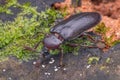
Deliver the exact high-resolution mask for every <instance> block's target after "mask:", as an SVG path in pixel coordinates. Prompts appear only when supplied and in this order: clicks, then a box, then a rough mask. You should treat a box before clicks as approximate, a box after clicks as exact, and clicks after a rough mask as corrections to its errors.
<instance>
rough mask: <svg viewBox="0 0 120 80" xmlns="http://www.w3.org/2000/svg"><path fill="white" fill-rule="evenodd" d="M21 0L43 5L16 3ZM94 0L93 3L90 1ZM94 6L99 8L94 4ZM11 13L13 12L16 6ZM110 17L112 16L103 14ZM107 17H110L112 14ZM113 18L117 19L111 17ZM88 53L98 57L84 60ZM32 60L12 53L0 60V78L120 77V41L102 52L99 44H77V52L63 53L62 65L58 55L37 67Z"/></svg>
mask: <svg viewBox="0 0 120 80" xmlns="http://www.w3.org/2000/svg"><path fill="white" fill-rule="evenodd" d="M25 1H31V2H32V5H33V6H39V7H38V10H39V11H40V10H43V9H45V7H44V5H43V4H42V3H40V2H37V1H39V0H37V1H36V0H19V2H20V3H23V2H25ZM43 1H45V3H46V4H48V5H51V4H52V3H53V2H57V1H62V0H43ZM85 1H87V0H85ZM91 1H95V0H91ZM98 1H100V0H98ZM102 1H105V0H102ZM106 1H107V0H106ZM116 1H117V0H116ZM109 3H110V2H109ZM88 4H90V3H88ZM96 4H97V3H94V5H96ZM104 4H106V3H104ZM83 5H85V3H83ZM97 5H98V4H97ZM99 5H100V4H99ZM101 5H102V4H101ZM106 5H107V4H106ZM84 9H85V8H84ZM96 9H98V10H99V8H97V7H96ZM13 10H15V9H13ZM99 11H100V10H99ZM15 13H17V11H16V10H15ZM105 15H106V14H105ZM110 17H112V16H108V17H107V18H110ZM0 18H1V19H3V20H12V19H13V18H14V15H12V16H10V15H7V16H6V15H5V14H0ZM110 19H111V20H113V17H112V18H110ZM115 20H118V19H117V18H115ZM91 57H94V58H96V57H97V58H100V59H99V61H96V60H94V61H93V62H92V63H91V64H88V63H89V61H88V60H89V59H90V58H91ZM35 61H36V60H32V61H29V62H24V61H23V62H21V61H19V60H17V59H16V58H15V57H10V58H9V59H8V60H7V61H4V62H0V80H120V44H118V45H115V46H114V47H111V48H110V49H109V50H108V51H107V52H103V51H102V50H101V49H99V48H86V47H81V48H80V50H79V54H78V55H74V54H72V53H67V54H65V55H64V60H63V62H64V64H65V66H64V67H63V68H60V67H58V64H59V55H57V56H54V57H53V58H51V60H48V61H46V62H45V63H43V64H42V65H40V66H39V67H35V65H34V64H35Z"/></svg>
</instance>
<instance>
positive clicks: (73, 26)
mask: <svg viewBox="0 0 120 80" xmlns="http://www.w3.org/2000/svg"><path fill="white" fill-rule="evenodd" d="M100 21H101V15H100V14H99V13H98V12H81V13H78V14H75V15H72V16H70V17H69V18H67V19H66V20H63V21H61V22H60V23H58V24H57V25H55V26H54V27H52V28H51V29H50V34H48V35H46V36H45V37H44V39H43V45H44V46H43V49H42V55H43V56H44V57H45V58H47V57H49V54H50V53H49V50H55V49H58V50H60V54H61V57H60V65H63V63H62V59H63V50H62V49H61V48H60V45H61V44H63V43H64V42H67V41H70V40H74V39H76V38H78V37H79V36H81V35H82V34H83V33H84V32H85V31H86V30H88V29H90V28H92V27H94V26H96V25H97V24H98V23H99V22H100Z"/></svg>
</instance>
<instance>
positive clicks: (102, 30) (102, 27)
mask: <svg viewBox="0 0 120 80" xmlns="http://www.w3.org/2000/svg"><path fill="white" fill-rule="evenodd" d="M108 30H109V28H107V27H106V26H105V24H104V23H100V24H98V25H97V26H96V27H95V28H94V31H95V32H97V33H99V34H103V35H104V34H105V33H106V32H107V31H108Z"/></svg>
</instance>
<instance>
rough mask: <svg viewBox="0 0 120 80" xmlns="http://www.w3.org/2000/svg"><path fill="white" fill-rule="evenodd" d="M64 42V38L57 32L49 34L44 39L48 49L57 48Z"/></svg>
mask: <svg viewBox="0 0 120 80" xmlns="http://www.w3.org/2000/svg"><path fill="white" fill-rule="evenodd" d="M62 42H63V38H62V37H60V35H59V34H57V33H52V34H49V35H47V36H46V37H45V38H44V40H43V44H44V46H45V47H47V48H48V49H57V48H59V46H60V44H61V43H62Z"/></svg>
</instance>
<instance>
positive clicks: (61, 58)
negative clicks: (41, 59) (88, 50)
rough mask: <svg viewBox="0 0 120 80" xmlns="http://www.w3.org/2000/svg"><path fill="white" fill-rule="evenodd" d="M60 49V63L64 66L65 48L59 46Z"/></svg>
mask: <svg viewBox="0 0 120 80" xmlns="http://www.w3.org/2000/svg"><path fill="white" fill-rule="evenodd" d="M59 50H60V62H59V65H60V66H63V49H61V48H59Z"/></svg>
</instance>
